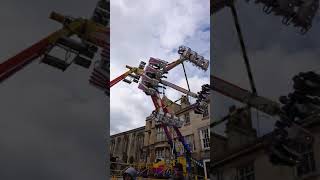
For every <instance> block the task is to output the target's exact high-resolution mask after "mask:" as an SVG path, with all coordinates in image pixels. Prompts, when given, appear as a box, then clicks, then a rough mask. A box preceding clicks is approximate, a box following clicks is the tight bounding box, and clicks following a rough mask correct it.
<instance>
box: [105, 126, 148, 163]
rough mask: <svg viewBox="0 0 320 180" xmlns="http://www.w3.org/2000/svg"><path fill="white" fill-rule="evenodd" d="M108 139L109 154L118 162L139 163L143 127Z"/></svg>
mask: <svg viewBox="0 0 320 180" xmlns="http://www.w3.org/2000/svg"><path fill="white" fill-rule="evenodd" d="M110 139H111V140H110V154H111V155H112V156H113V157H117V158H118V159H119V160H120V162H124V163H133V162H139V161H141V158H143V157H142V152H143V151H142V150H143V141H144V140H143V139H144V126H143V127H140V128H136V129H132V130H130V131H126V132H122V133H119V134H115V135H112V136H111V138H110Z"/></svg>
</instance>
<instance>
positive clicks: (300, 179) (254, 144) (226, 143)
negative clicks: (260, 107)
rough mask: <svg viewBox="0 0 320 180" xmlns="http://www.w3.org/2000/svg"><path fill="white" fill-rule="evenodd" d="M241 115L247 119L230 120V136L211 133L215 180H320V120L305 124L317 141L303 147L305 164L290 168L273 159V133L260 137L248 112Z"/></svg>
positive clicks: (301, 150)
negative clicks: (270, 146)
mask: <svg viewBox="0 0 320 180" xmlns="http://www.w3.org/2000/svg"><path fill="white" fill-rule="evenodd" d="M237 117H238V118H241V120H243V121H233V120H230V121H229V122H228V123H227V125H226V131H225V134H226V136H221V135H218V134H214V133H212V134H211V137H212V138H211V142H212V143H214V145H213V146H214V151H212V152H211V158H212V159H213V161H212V162H211V168H212V169H211V171H210V172H211V173H212V174H211V175H210V178H211V179H214V180H269V179H274V180H320V119H313V120H312V121H308V122H304V123H303V125H304V127H306V129H308V130H309V131H310V132H311V133H312V134H313V136H314V138H315V141H314V143H313V145H312V146H308V147H301V148H300V152H301V153H302V154H303V159H304V160H303V161H302V163H301V164H299V165H297V166H294V167H289V166H280V165H273V164H271V162H270V161H269V157H268V155H267V154H266V143H265V142H266V140H267V138H268V136H270V134H266V135H264V136H262V137H257V136H256V133H255V130H254V129H253V128H252V126H251V120H250V116H248V113H246V112H244V114H239V116H237ZM238 120H240V119H238ZM236 122H238V123H236ZM239 122H241V124H239Z"/></svg>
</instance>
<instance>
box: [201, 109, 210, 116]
mask: <svg viewBox="0 0 320 180" xmlns="http://www.w3.org/2000/svg"><path fill="white" fill-rule="evenodd" d="M202 117H204V118H205V117H209V108H208V107H207V108H206V109H205V110H204V112H203V114H202Z"/></svg>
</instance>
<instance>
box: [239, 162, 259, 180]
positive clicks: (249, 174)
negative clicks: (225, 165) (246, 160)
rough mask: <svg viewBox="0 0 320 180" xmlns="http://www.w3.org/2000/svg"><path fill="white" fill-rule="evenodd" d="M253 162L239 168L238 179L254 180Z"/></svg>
mask: <svg viewBox="0 0 320 180" xmlns="http://www.w3.org/2000/svg"><path fill="white" fill-rule="evenodd" d="M254 179H255V177H254V167H253V163H251V164H249V165H247V166H244V167H240V168H238V169H237V180H254Z"/></svg>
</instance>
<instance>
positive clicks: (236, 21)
mask: <svg viewBox="0 0 320 180" xmlns="http://www.w3.org/2000/svg"><path fill="white" fill-rule="evenodd" d="M230 8H231V12H232V16H233V19H234V23H235V26H236V29H237V34H238V38H239V41H240V46H241V51H242V56H243V59H244V62H245V65H246V68H247V73H248V77H249V80H250V86H251V90H252V93H253V94H254V95H257V90H256V87H255V84H254V80H253V75H252V72H251V68H250V63H249V58H248V55H247V51H246V47H245V44H244V40H243V36H242V33H241V28H240V24H239V20H238V15H237V11H236V8H235V6H234V4H233V3H232V4H231V5H230Z"/></svg>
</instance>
